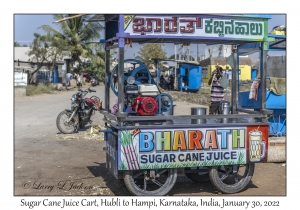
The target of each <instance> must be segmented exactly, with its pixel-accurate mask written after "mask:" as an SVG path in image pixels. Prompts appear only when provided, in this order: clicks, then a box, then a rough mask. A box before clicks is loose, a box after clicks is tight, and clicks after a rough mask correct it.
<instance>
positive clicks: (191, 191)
mask: <svg viewBox="0 0 300 210" xmlns="http://www.w3.org/2000/svg"><path fill="white" fill-rule="evenodd" d="M95 89H96V90H97V92H96V93H94V94H95V95H97V96H98V97H100V98H101V100H103V99H104V86H103V84H101V85H100V86H97V87H95ZM75 92H76V89H71V90H68V91H62V92H59V93H56V94H51V95H48V94H45V95H36V96H27V97H16V98H15V101H14V103H15V112H14V113H15V115H14V117H15V119H14V124H15V125H14V126H15V130H14V195H15V196H37V195H47V196H50V195H60V196H62V195H72V196H85V195H89V196H91V195H98V196H129V195H130V193H129V192H128V190H127V189H126V187H125V185H124V184H123V181H122V180H116V179H115V178H114V177H113V176H112V175H111V174H110V173H109V172H108V170H107V169H106V166H105V164H106V160H105V158H106V151H104V150H103V148H104V147H105V141H103V139H102V138H101V137H98V136H90V135H88V133H89V127H87V128H86V129H83V130H79V132H78V133H76V134H72V135H65V134H61V133H60V132H59V131H58V129H57V128H56V124H55V120H56V117H57V115H58V114H59V113H60V112H61V111H63V110H64V109H67V108H70V98H71V96H72V94H73V93H75ZM114 101H115V96H114V95H113V93H111V103H113V102H114ZM174 103H175V104H176V107H175V114H190V108H191V107H194V106H196V105H197V104H192V103H189V102H183V101H175V102H174ZM92 120H93V123H92V125H101V126H103V125H104V123H103V121H102V115H101V114H99V113H96V114H95V115H94V116H93V117H92ZM255 167H256V168H255V172H254V176H253V178H252V181H251V183H250V184H249V185H248V187H247V188H245V189H244V190H243V191H242V192H239V193H237V194H234V195H235V196H285V195H286V193H287V192H286V167H287V165H286V163H258V164H256V165H255ZM168 195H169V196H222V195H218V193H217V191H216V190H215V189H214V188H213V186H212V184H211V183H210V182H205V183H196V182H193V181H191V180H190V179H188V178H187V177H186V176H180V177H178V179H177V182H176V184H175V186H174V187H173V189H172V190H171V191H170V192H169V193H168Z"/></svg>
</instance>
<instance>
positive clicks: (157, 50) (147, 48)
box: [136, 43, 167, 68]
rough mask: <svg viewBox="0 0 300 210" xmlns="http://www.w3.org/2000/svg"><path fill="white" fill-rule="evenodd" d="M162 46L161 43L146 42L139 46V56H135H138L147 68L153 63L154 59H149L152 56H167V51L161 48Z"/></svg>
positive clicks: (162, 57)
mask: <svg viewBox="0 0 300 210" xmlns="http://www.w3.org/2000/svg"><path fill="white" fill-rule="evenodd" d="M162 46H163V45H162V44H158V43H147V44H145V45H144V46H143V47H142V48H140V50H139V52H138V54H139V56H136V57H137V58H139V59H140V60H141V61H142V62H143V63H144V64H145V65H146V66H147V67H148V68H150V66H151V64H154V65H155V61H153V60H151V59H152V58H160V59H166V58H167V57H166V55H167V52H165V51H164V50H163V48H162Z"/></svg>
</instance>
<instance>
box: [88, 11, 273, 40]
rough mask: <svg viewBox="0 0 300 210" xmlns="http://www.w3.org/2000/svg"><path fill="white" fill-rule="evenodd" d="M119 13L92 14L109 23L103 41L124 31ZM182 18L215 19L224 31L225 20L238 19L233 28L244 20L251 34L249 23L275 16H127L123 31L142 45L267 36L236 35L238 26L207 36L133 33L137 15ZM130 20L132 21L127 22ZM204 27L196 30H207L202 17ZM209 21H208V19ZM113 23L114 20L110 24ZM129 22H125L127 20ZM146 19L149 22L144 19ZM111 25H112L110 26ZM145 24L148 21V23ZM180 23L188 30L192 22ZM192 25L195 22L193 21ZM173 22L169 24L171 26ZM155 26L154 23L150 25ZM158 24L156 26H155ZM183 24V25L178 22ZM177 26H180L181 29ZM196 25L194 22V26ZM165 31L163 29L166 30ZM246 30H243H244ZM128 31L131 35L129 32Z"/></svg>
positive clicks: (96, 20)
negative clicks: (119, 29)
mask: <svg viewBox="0 0 300 210" xmlns="http://www.w3.org/2000/svg"><path fill="white" fill-rule="evenodd" d="M119 16H120V15H119V14H96V15H94V16H93V17H91V18H90V19H89V20H88V22H99V21H105V22H106V30H108V31H106V34H107V35H106V39H105V40H102V41H101V42H111V41H113V42H114V41H116V40H117V39H118V37H116V36H117V33H120V34H122V32H119V31H118V28H117V22H118V21H119ZM149 16H150V17H180V18H185V19H186V18H188V17H193V18H197V17H200V18H206V19H210V20H213V21H215V22H213V23H212V26H213V27H214V26H215V25H214V23H215V24H218V23H216V22H217V21H219V24H221V22H222V21H223V22H222V24H223V25H224V26H223V30H224V27H225V24H227V22H224V21H225V20H234V21H235V26H234V27H243V26H241V25H238V24H243V23H246V24H247V23H248V24H249V26H248V33H249V30H252V29H251V27H250V24H252V23H253V24H254V23H261V24H263V25H264V20H267V19H270V18H271V17H272V16H271V15H250V14H249V15H248V14H176V15H175V14H174V15H173V14H155V15H152V14H141V15H126V14H125V15H124V17H125V18H124V19H126V21H124V28H125V29H124V33H126V34H127V35H126V37H128V38H130V39H131V40H132V42H134V43H139V44H144V43H174V44H184V43H187V44H207V45H214V44H227V45H238V44H245V43H251V42H260V41H262V40H263V36H266V34H265V33H266V32H265V30H263V32H262V35H261V34H260V37H255V35H254V36H252V35H250V36H249V35H248V36H245V37H242V36H239V35H236V34H235V29H233V31H234V32H233V33H234V34H233V35H232V34H225V32H224V34H223V35H222V34H217V33H219V32H214V33H211V34H208V33H206V34H205V35H203V34H200V33H199V34H196V33H195V34H194V33H193V34H182V33H181V31H180V32H178V33H168V34H167V33H164V32H163V33H154V32H153V33H152V34H151V32H145V33H140V34H139V33H137V32H133V31H132V30H133V23H132V22H133V21H132V20H133V18H135V17H149ZM128 19H129V21H128ZM201 21H202V22H201V27H197V28H196V26H197V25H196V26H195V28H194V32H195V31H196V30H197V32H198V31H200V30H202V31H204V28H205V27H206V22H205V23H204V21H203V20H201ZM206 21H207V20H206ZM112 22H115V23H113V24H111V23H112ZM125 22H126V23H125ZM145 22H146V21H145ZM109 24H110V25H109ZM145 24H146V23H145ZM151 24H152V22H151ZM178 24H185V27H186V29H188V27H189V25H188V23H181V22H180V23H179V22H178ZM192 24H195V23H194V22H193V23H192ZM171 25H172V24H170V25H169V26H171ZM151 26H152V25H151ZM154 26H156V27H157V25H155V24H154V25H153V27H154ZM147 27H148V25H147V26H146V25H145V29H147ZM164 27H165V26H163V24H162V25H161V28H164ZM179 27H180V25H179ZM179 27H178V28H179ZM193 27H194V25H193ZM163 30H164V29H163ZM179 30H181V28H180V29H178V31H179ZM243 30H244V29H243ZM128 34H129V35H128Z"/></svg>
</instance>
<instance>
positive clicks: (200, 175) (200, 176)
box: [185, 167, 210, 182]
mask: <svg viewBox="0 0 300 210" xmlns="http://www.w3.org/2000/svg"><path fill="white" fill-rule="evenodd" d="M191 169H194V168H187V170H191ZM196 169H200V170H202V171H199V172H192V173H185V175H186V176H187V177H188V178H189V179H190V180H193V181H194V182H207V181H209V180H210V179H209V169H208V168H207V167H197V168H196Z"/></svg>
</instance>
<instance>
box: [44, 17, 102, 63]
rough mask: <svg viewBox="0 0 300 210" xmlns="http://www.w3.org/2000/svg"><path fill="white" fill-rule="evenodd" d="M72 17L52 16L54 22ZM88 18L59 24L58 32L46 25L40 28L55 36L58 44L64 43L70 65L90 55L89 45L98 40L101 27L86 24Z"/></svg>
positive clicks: (95, 24) (77, 18)
mask: <svg viewBox="0 0 300 210" xmlns="http://www.w3.org/2000/svg"><path fill="white" fill-rule="evenodd" d="M73 16H74V15H54V19H55V20H61V19H63V18H66V17H73ZM87 19H89V16H81V17H76V18H71V19H68V20H65V21H62V22H59V23H57V24H59V27H60V31H57V30H56V29H54V28H52V27H51V26H48V25H43V26H41V27H40V28H41V29H43V30H44V31H46V32H47V33H49V34H50V35H52V36H55V37H56V39H57V40H60V42H66V43H67V45H65V46H63V47H65V50H68V51H69V52H70V53H71V64H74V63H75V62H76V61H78V62H79V63H81V62H82V61H81V58H80V56H81V57H83V58H85V57H87V55H88V54H89V53H90V48H89V44H90V42H93V41H95V40H97V39H99V38H100V30H102V29H103V27H102V26H101V25H100V24H98V23H94V22H86V20H87Z"/></svg>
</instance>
